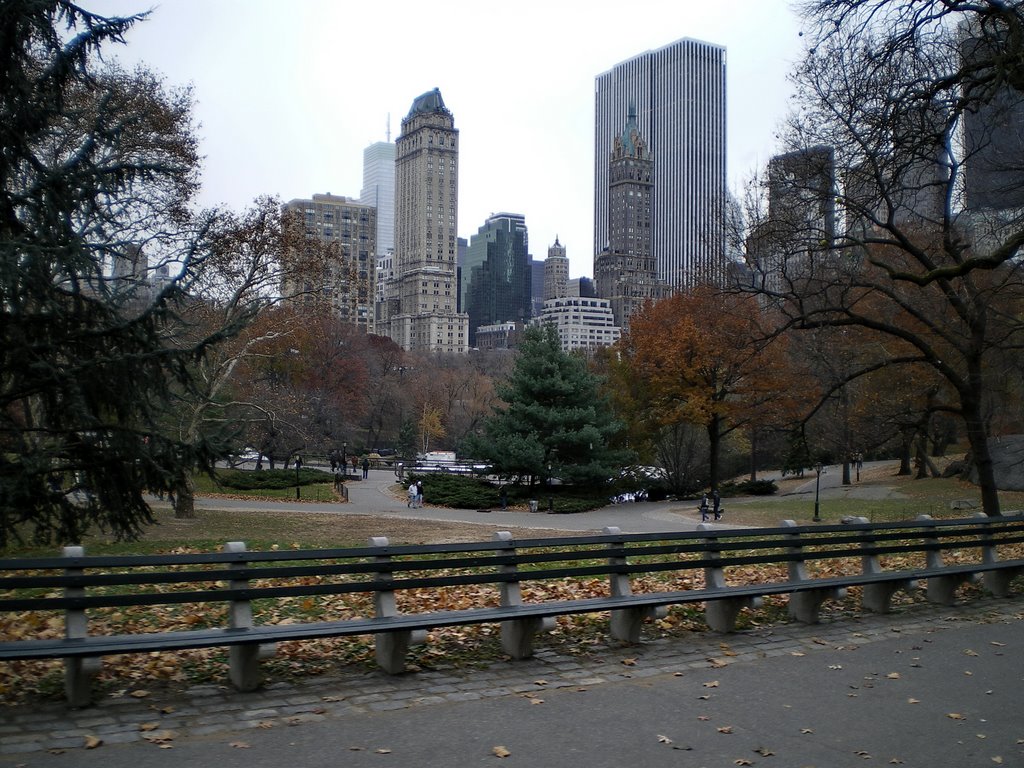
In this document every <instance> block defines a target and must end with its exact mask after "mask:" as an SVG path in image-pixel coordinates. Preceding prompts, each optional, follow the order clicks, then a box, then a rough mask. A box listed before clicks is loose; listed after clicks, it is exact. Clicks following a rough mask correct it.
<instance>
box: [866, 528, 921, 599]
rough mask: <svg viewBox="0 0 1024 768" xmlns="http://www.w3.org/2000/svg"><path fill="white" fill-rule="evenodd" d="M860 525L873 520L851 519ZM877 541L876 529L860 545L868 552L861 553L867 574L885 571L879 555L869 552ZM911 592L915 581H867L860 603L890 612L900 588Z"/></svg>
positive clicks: (871, 574)
mask: <svg viewBox="0 0 1024 768" xmlns="http://www.w3.org/2000/svg"><path fill="white" fill-rule="evenodd" d="M851 522H853V523H855V524H858V525H868V524H869V523H870V522H871V521H870V520H868V519H867V518H866V517H855V518H853V520H852V521H851ZM876 543H877V541H876V540H875V536H874V529H872V530H871V531H870V532H869V533H866V534H865V535H864V537H863V538H862V540H861V542H860V547H861V549H862V550H865V552H866V554H864V555H861V558H860V569H861V573H863V574H864V575H865V576H878V575H881V574H883V573H885V571H884V570H883V568H882V563H881V561H880V560H879V559H878V555H876V554H872V553H870V552H867V550H869V549H871V548H872V547H873V546H875V544H876ZM900 589H902V590H903V591H904V592H907V593H910V592H912V591H913V590H914V581H913V580H912V579H904V580H903V581H878V582H874V583H871V582H869V583H866V584H865V585H864V586H863V587H862V588H861V596H860V603H861V605H862V606H864V608H866V609H867V610H869V611H871V612H872V613H889V611H891V610H892V596H893V595H894V594H896V592H897V591H898V590H900Z"/></svg>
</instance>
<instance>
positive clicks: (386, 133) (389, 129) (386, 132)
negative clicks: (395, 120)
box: [384, 112, 391, 144]
mask: <svg viewBox="0 0 1024 768" xmlns="http://www.w3.org/2000/svg"><path fill="white" fill-rule="evenodd" d="M384 135H385V136H386V137H387V142H388V144H390V143H391V113H390V112H388V122H387V127H386V128H385V129H384Z"/></svg>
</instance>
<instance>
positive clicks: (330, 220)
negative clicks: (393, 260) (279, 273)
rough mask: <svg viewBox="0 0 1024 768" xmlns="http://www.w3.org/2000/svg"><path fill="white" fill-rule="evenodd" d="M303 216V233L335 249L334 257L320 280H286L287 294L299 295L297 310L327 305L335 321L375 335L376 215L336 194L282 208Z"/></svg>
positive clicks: (311, 277)
mask: <svg viewBox="0 0 1024 768" xmlns="http://www.w3.org/2000/svg"><path fill="white" fill-rule="evenodd" d="M284 209H285V210H286V211H292V212H295V213H297V214H298V215H300V216H301V217H302V221H303V224H304V226H305V229H306V234H307V236H309V237H318V238H320V239H322V240H325V241H327V242H328V243H332V244H335V245H337V249H336V250H335V251H334V252H333V253H334V258H332V259H331V261H330V262H329V263H327V264H326V265H325V266H324V271H323V273H322V274H319V275H315V276H314V275H303V276H301V277H299V278H296V277H295V276H294V275H287V276H286V277H285V285H286V286H287V288H286V292H288V293H292V292H300V293H301V294H302V295H301V296H300V297H299V298H298V299H297V302H298V303H299V305H300V306H314V305H317V304H321V303H322V304H325V305H327V306H329V307H330V308H331V311H332V312H334V314H336V315H337V316H338V317H340V318H341V319H342V320H344V321H345V322H348V323H352V324H354V325H357V326H358V327H359V328H360V329H361V330H363V331H366V332H368V333H373V332H374V330H375V318H374V301H375V298H376V297H375V293H376V291H375V285H376V269H375V264H374V258H373V254H374V251H375V249H376V244H375V243H374V238H375V237H376V232H377V212H376V210H375V209H374V208H373V206H369V205H363V204H362V203H360V202H359V201H357V200H353V199H350V198H347V197H342V196H340V195H313V198H312V199H311V200H291V201H289V202H287V203H285V205H284Z"/></svg>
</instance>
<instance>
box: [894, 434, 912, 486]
mask: <svg viewBox="0 0 1024 768" xmlns="http://www.w3.org/2000/svg"><path fill="white" fill-rule="evenodd" d="M913 449H914V433H913V432H908V431H907V430H906V429H904V430H903V446H902V450H901V451H900V470H899V472H897V473H896V474H897V476H904V475H909V474H910V473H911V469H910V460H911V456H912V455H913Z"/></svg>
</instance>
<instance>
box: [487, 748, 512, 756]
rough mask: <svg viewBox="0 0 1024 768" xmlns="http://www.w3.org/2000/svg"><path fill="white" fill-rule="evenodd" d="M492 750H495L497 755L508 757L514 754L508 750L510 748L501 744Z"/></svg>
mask: <svg viewBox="0 0 1024 768" xmlns="http://www.w3.org/2000/svg"><path fill="white" fill-rule="evenodd" d="M491 752H493V753H494V754H495V756H496V757H508V756H509V755H511V754H512V753H511V752H509V751H508V749H506V748H505V747H502V746H500V745H499V746H497V747H495V748H494V749H492V750H491Z"/></svg>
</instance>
